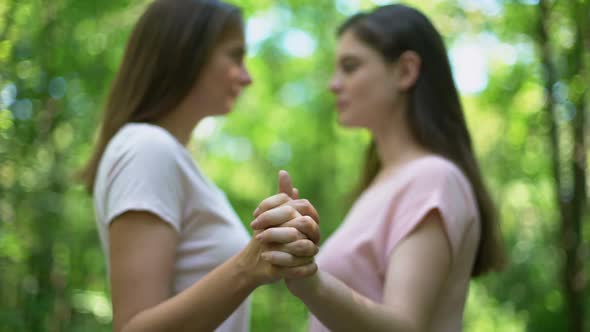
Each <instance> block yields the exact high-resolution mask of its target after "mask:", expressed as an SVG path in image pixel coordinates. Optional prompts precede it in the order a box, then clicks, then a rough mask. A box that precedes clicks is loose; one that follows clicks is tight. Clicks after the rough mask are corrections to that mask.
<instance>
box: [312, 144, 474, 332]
mask: <svg viewBox="0 0 590 332" xmlns="http://www.w3.org/2000/svg"><path fill="white" fill-rule="evenodd" d="M435 209H436V210H438V212H439V213H440V215H441V216H442V220H443V223H444V228H445V230H446V235H447V236H448V240H449V243H450V246H451V251H452V262H451V264H452V266H451V271H450V277H449V278H448V280H447V282H446V284H445V286H444V288H443V293H442V296H441V297H440V303H438V305H437V307H436V311H435V313H434V316H433V320H432V325H431V329H430V331H441V332H451V331H452V332H457V331H461V330H462V321H463V308H464V306H465V301H466V298H467V291H468V287H469V280H470V275H471V270H472V267H473V263H474V260H475V254H476V252H477V247H478V244H479V234H480V223H479V214H478V210H477V203H476V200H475V196H474V193H473V192H472V188H471V185H470V183H469V181H468V180H467V178H466V177H465V175H464V174H463V173H462V172H461V170H460V169H459V168H458V167H456V166H455V165H454V164H453V163H451V162H450V161H448V160H446V159H443V158H441V157H436V156H428V157H423V158H420V159H416V160H414V161H412V162H410V163H408V164H407V165H404V166H403V167H402V168H401V169H399V170H398V171H397V172H396V173H395V174H392V175H390V176H389V177H386V178H384V179H382V180H381V181H379V182H377V183H375V184H374V185H372V186H371V187H369V188H368V189H367V190H365V191H364V192H363V194H362V195H361V196H360V197H359V199H358V200H357V201H356V203H355V204H354V206H353V207H352V209H351V211H350V212H349V213H348V215H347V217H346V218H345V220H344V222H343V224H342V225H341V226H340V227H339V228H338V230H337V231H336V232H334V234H333V235H332V236H331V237H330V238H329V239H328V240H327V241H326V243H325V244H324V245H323V246H322V248H321V250H320V253H319V255H318V256H317V262H318V265H319V268H320V269H321V270H322V271H325V272H328V273H330V274H331V275H333V276H334V277H336V278H338V279H340V280H341V281H342V282H344V283H345V284H346V285H348V286H349V287H351V288H352V289H354V290H355V291H357V292H358V293H360V294H362V295H364V296H366V297H368V298H369V299H371V300H373V301H375V302H377V303H383V288H384V283H385V278H386V272H387V268H388V261H389V257H390V255H391V253H392V251H393V250H394V249H395V247H396V245H397V244H398V243H400V241H401V240H402V239H403V238H404V237H405V236H407V235H408V234H409V233H410V232H411V231H412V230H413V229H414V228H415V227H416V226H417V225H418V224H419V223H420V222H421V221H422V220H423V219H424V217H425V216H426V215H427V214H428V212H429V211H432V210H435ZM310 331H313V332H320V331H329V330H328V329H327V328H326V327H325V326H323V325H322V324H321V323H320V322H319V320H318V319H317V318H316V317H314V316H311V320H310Z"/></svg>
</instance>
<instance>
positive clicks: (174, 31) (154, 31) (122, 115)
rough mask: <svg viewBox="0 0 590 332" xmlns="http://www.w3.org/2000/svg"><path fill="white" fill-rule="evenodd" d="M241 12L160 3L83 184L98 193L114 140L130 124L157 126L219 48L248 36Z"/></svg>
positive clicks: (136, 47) (110, 105)
mask: <svg viewBox="0 0 590 332" xmlns="http://www.w3.org/2000/svg"><path fill="white" fill-rule="evenodd" d="M242 29H243V23H242V14H241V12H240V10H239V8H237V7H235V6H233V5H230V4H227V3H223V2H221V1H217V0H156V1H154V2H152V3H151V4H150V5H149V6H148V8H147V9H146V11H145V12H144V14H143V15H142V16H141V18H140V19H139V21H138V22H137V23H136V25H135V27H134V29H133V32H132V34H131V37H130V39H129V42H128V44H127V48H126V50H125V55H124V56H123V61H122V63H121V66H120V68H119V71H118V73H117V75H116V77H115V80H114V81H113V84H112V86H111V90H110V93H109V96H108V99H107V102H106V104H105V107H104V113H103V119H102V126H101V128H100V131H99V136H98V142H97V143H96V146H95V148H94V152H93V153H92V156H91V157H90V159H89V161H88V163H87V164H86V166H85V167H84V168H83V169H82V171H81V172H80V178H81V180H82V181H83V182H84V184H85V186H86V189H87V190H88V191H89V192H90V193H92V190H93V187H94V181H95V178H96V173H97V170H98V164H99V162H100V159H101V158H102V155H103V153H104V151H105V149H106V147H107V144H108V143H109V141H110V140H111V138H112V137H113V136H114V135H115V134H116V133H117V131H118V130H119V129H121V127H123V125H125V124H126V123H129V122H152V121H155V120H157V119H159V118H160V117H161V116H163V115H165V114H167V113H168V112H170V111H172V110H174V109H175V108H176V107H177V106H178V105H179V104H180V102H181V101H182V100H183V99H184V98H185V97H186V96H187V95H188V94H189V92H190V90H191V88H192V87H193V85H194V84H195V82H196V80H197V79H198V77H199V75H200V73H201V71H202V70H203V67H204V66H205V65H206V63H207V61H208V60H209V57H210V56H211V54H212V51H213V49H214V48H215V46H216V45H217V44H218V43H219V42H220V41H221V40H222V39H223V37H224V36H225V35H226V34H228V33H231V32H235V31H242Z"/></svg>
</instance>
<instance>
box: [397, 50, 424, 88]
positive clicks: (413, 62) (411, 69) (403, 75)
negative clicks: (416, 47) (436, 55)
mask: <svg viewBox="0 0 590 332" xmlns="http://www.w3.org/2000/svg"><path fill="white" fill-rule="evenodd" d="M421 65H422V59H421V58H420V55H418V53H416V52H414V51H405V52H403V53H402V54H401V55H400V57H399V59H398V61H397V70H398V81H397V83H398V86H399V88H400V90H402V91H407V90H410V89H411V88H413V87H414V85H416V81H418V77H420V67H421Z"/></svg>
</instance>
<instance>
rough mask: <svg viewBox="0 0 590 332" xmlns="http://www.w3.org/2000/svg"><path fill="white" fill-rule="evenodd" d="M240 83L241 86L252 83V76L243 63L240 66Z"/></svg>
mask: <svg viewBox="0 0 590 332" xmlns="http://www.w3.org/2000/svg"><path fill="white" fill-rule="evenodd" d="M240 84H241V85H242V86H248V85H250V84H252V77H251V76H250V73H249V72H248V69H246V66H244V65H242V67H241V68H240Z"/></svg>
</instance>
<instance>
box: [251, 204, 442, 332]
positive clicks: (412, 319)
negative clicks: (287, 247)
mask: <svg viewBox="0 0 590 332" xmlns="http://www.w3.org/2000/svg"><path fill="white" fill-rule="evenodd" d="M266 232H268V230H267V231H264V232H262V233H261V235H259V237H260V238H261V239H262V241H263V242H266V241H272V236H273V235H272V233H266ZM271 262H273V263H277V264H281V261H280V260H279V259H276V260H274V261H273V260H272V259H271ZM450 266H451V248H450V244H449V242H448V240H447V238H446V236H445V234H444V231H443V228H442V220H441V219H440V216H439V215H438V213H430V214H428V215H427V216H426V217H425V219H424V220H423V221H422V222H421V223H420V225H419V226H418V227H417V228H416V229H415V230H414V231H413V232H412V233H411V234H410V235H408V236H407V237H406V238H405V239H404V240H403V241H402V242H401V243H400V244H399V245H398V246H397V247H396V249H394V251H393V253H392V254H391V257H390V260H389V265H388V269H387V274H386V281H385V295H384V296H385V297H384V303H383V304H380V303H376V302H374V301H372V300H370V299H368V298H366V297H365V296H363V295H360V294H359V293H357V292H355V291H354V290H352V289H351V288H349V287H348V286H347V285H345V284H344V283H342V282H341V281H340V280H338V279H337V278H335V277H333V276H331V275H330V274H328V273H326V272H322V271H321V270H320V271H318V273H316V274H315V275H313V276H311V277H308V278H305V279H301V280H287V286H288V287H289V289H290V290H291V292H293V293H294V294H295V295H296V296H298V297H299V298H301V300H302V301H303V302H304V303H305V304H306V305H307V307H308V308H309V309H310V310H311V311H312V312H313V313H314V315H315V316H316V317H317V318H318V319H319V320H320V321H322V323H323V324H324V325H325V326H327V327H328V328H329V329H330V330H332V331H388V332H391V331H398V332H422V331H428V330H429V328H430V321H431V319H432V313H433V311H434V308H435V306H436V303H437V301H438V297H439V294H440V291H441V288H442V287H443V285H444V283H445V281H446V279H447V277H448V274H449V271H450Z"/></svg>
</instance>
